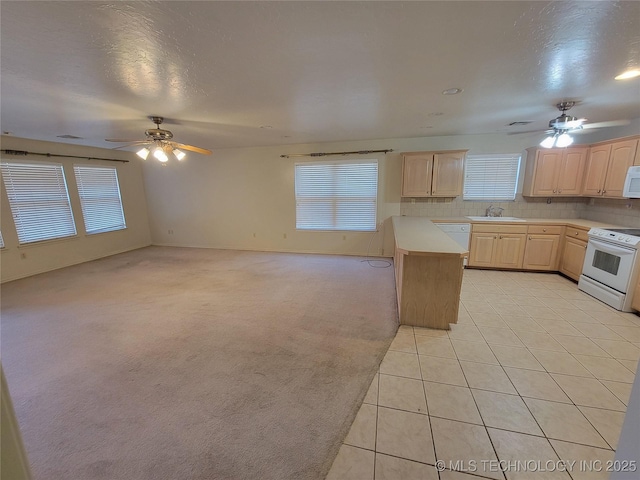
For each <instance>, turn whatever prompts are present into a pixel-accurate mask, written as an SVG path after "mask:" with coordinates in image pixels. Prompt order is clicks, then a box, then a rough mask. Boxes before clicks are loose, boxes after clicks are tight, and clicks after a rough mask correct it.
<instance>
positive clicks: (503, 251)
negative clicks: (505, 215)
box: [469, 224, 584, 271]
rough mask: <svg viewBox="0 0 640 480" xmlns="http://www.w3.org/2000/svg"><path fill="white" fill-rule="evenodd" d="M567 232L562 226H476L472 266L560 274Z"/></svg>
mask: <svg viewBox="0 0 640 480" xmlns="http://www.w3.org/2000/svg"><path fill="white" fill-rule="evenodd" d="M564 231H565V227H564V226H561V225H495V224H492V225H477V224H474V225H473V227H472V230H471V245H470V247H469V266H470V267H479V268H498V269H507V270H509V269H513V270H516V269H517V270H536V271H557V270H558V263H559V261H560V260H559V256H560V240H561V239H562V237H563V234H564ZM583 260H584V252H583ZM581 262H582V260H581ZM580 270H582V263H580Z"/></svg>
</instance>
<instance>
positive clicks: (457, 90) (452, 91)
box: [442, 88, 462, 95]
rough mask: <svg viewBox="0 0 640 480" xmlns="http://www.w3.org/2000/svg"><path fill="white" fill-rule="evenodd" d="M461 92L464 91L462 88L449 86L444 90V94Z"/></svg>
mask: <svg viewBox="0 0 640 480" xmlns="http://www.w3.org/2000/svg"><path fill="white" fill-rule="evenodd" d="M459 93H462V89H461V88H447V89H446V90H443V91H442V94H443V95H457V94H459Z"/></svg>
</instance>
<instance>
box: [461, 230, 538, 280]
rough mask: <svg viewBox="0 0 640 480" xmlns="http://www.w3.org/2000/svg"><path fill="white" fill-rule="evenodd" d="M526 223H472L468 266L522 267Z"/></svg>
mask: <svg viewBox="0 0 640 480" xmlns="http://www.w3.org/2000/svg"><path fill="white" fill-rule="evenodd" d="M526 233H527V227H526V225H522V226H520V225H474V226H473V227H472V233H471V247H470V249H469V266H470V267H484V268H504V269H519V268H522V262H523V258H524V249H525V242H526V238H527V235H526Z"/></svg>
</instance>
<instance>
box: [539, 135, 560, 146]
mask: <svg viewBox="0 0 640 480" xmlns="http://www.w3.org/2000/svg"><path fill="white" fill-rule="evenodd" d="M555 143H556V136H555V135H549V136H548V137H547V138H545V139H544V140H542V141H541V142H540V146H541V147H542V148H553V145H554V144H555Z"/></svg>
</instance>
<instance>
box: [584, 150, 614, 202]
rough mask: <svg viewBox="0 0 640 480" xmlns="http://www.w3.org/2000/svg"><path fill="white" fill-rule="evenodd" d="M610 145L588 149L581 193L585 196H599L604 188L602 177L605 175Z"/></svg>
mask: <svg viewBox="0 0 640 480" xmlns="http://www.w3.org/2000/svg"><path fill="white" fill-rule="evenodd" d="M610 153H611V145H610V144H609V145H599V146H596V147H592V148H591V149H590V150H589V158H588V159H587V167H586V172H585V175H584V188H583V189H582V194H583V195H585V196H587V197H599V196H600V195H602V190H603V189H604V179H605V176H606V175H607V165H608V164H609V154H610Z"/></svg>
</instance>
